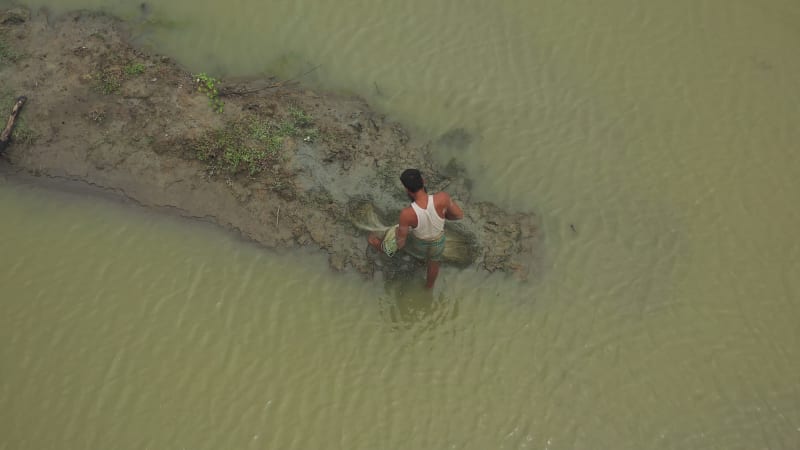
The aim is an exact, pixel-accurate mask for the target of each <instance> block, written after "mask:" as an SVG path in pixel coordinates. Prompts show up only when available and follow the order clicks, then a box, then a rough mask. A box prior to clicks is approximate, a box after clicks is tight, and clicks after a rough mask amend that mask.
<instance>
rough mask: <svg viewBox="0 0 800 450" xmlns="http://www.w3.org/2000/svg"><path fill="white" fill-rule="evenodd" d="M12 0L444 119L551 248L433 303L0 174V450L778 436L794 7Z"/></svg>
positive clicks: (797, 310) (708, 445)
mask: <svg viewBox="0 0 800 450" xmlns="http://www.w3.org/2000/svg"><path fill="white" fill-rule="evenodd" d="M0 4H2V3H0ZM29 4H31V5H36V6H38V5H48V7H49V9H50V11H51V12H52V13H57V12H58V11H63V10H68V9H73V8H76V7H88V8H94V9H102V10H106V11H109V12H113V13H115V14H119V15H121V16H123V17H125V18H127V19H128V20H131V21H132V23H135V25H134V28H133V30H134V38H135V39H136V41H137V42H139V43H141V44H142V45H145V46H149V47H151V48H153V49H155V50H157V51H159V52H161V53H166V54H169V55H171V56H174V57H176V58H177V59H178V60H180V61H181V62H182V63H183V64H185V65H186V66H187V67H188V68H189V69H190V70H193V71H205V72H209V73H211V74H213V75H223V76H230V75H258V74H264V73H269V74H272V73H277V74H279V75H281V76H283V77H293V76H295V75H297V74H300V73H303V72H306V71H308V70H309V69H312V68H315V67H316V69H315V70H313V71H312V72H311V73H309V74H308V75H305V76H304V77H303V81H304V82H306V83H308V84H309V85H311V86H316V87H323V88H327V89H335V90H342V91H349V92H353V93H356V94H358V95H362V96H364V97H366V98H367V99H368V100H369V101H370V102H371V103H372V104H373V105H375V107H376V108H378V109H380V110H381V111H384V112H386V113H387V114H390V115H391V116H393V117H395V118H398V119H400V120H402V121H404V122H405V123H407V124H409V126H411V127H413V128H414V129H415V132H416V133H418V134H419V135H421V136H428V137H430V138H431V139H433V140H435V139H436V138H437V137H438V136H440V135H442V134H444V133H446V132H448V131H450V130H453V129H465V130H467V131H468V132H469V133H470V134H471V136H472V137H473V139H472V141H471V144H470V145H469V146H467V148H458V149H457V148H451V147H447V146H444V145H440V146H437V147H436V148H435V151H436V157H438V158H441V159H442V160H443V161H444V160H447V159H449V158H451V157H456V158H458V160H459V161H461V162H462V163H464V164H465V165H466V166H467V168H468V171H469V173H470V176H471V177H473V178H474V179H475V183H476V186H477V189H478V195H479V196H480V197H481V198H484V199H487V200H491V201H494V202H496V203H498V204H500V205H502V206H504V207H507V208H512V209H517V210H526V211H534V212H536V213H537V214H538V215H539V216H540V217H541V221H542V227H543V242H542V249H541V251H542V260H543V261H544V262H543V267H542V268H541V270H540V272H539V273H537V274H536V276H535V277H533V279H532V280H531V281H529V282H527V283H519V282H516V281H514V280H512V279H506V278H504V277H502V276H497V275H495V276H485V275H483V274H479V273H475V272H472V271H463V272H459V271H455V270H446V271H445V272H444V273H443V274H442V279H441V282H440V284H439V285H438V287H437V289H436V290H435V291H434V292H433V294H432V295H427V294H425V293H424V292H422V291H421V290H420V289H418V288H417V287H415V286H416V285H417V284H421V278H420V279H419V280H415V282H416V283H417V284H413V285H412V286H410V287H408V286H402V285H385V284H384V283H382V282H381V281H380V280H374V281H364V280H362V279H360V278H358V277H357V276H354V275H349V274H344V275H342V274H335V273H332V272H330V271H328V270H327V268H326V265H325V261H324V258H323V257H322V256H320V255H316V254H305V253H303V254H276V253H275V252H269V251H265V250H263V249H261V248H258V247H256V246H253V245H250V244H247V243H244V242H241V241H239V240H238V239H237V238H236V237H234V236H230V235H228V234H226V233H222V232H220V231H219V230H216V229H214V228H213V227H208V226H205V225H202V224H196V223H187V222H186V221H181V220H177V219H174V218H168V217H163V216H161V215H152V214H147V213H144V212H143V211H140V210H138V209H136V208H131V207H125V206H121V205H117V204H116V202H114V201H108V200H99V199H96V198H92V197H86V196H84V195H78V194H56V193H54V192H52V191H47V190H40V189H37V188H33V187H31V186H30V185H28V184H26V183H19V182H16V181H4V182H3V183H1V184H0V210H2V211H3V214H2V218H3V220H0V234H2V236H5V239H2V240H0V256H1V257H0V286H2V287H3V291H2V292H3V294H2V298H3V301H2V302H0V341H2V342H4V344H3V345H2V346H0V405H2V408H0V424H2V425H0V431H1V432H0V449H5V448H8V449H28V448H30V449H40V448H148V447H149V448H184V447H185V448H347V449H352V448H365V449H367V448H369V449H371V448H431V449H441V448H474V449H487V448H498V449H499V448H539V449H545V448H546V449H572V448H577V449H598V448H608V449H641V448H656V449H669V448H697V449H713V448H719V449H735V448H741V449H753V448H768V449H783V448H785V449H794V448H798V447H800V384H799V383H798V377H797V374H798V373H800V363H798V361H800V355H798V354H797V348H798V344H800V331H798V330H799V329H800V327H798V326H797V324H798V322H799V321H800V306H798V303H797V299H798V298H799V297H800V248H799V246H798V240H797V239H796V237H795V234H796V230H798V229H800V213H798V212H797V208H795V207H794V205H796V204H797V201H798V199H800V192H798V191H799V190H800V189H799V188H798V183H797V174H798V173H800V161H798V156H797V151H796V149H797V142H798V141H800V131H799V130H800V128H799V127H798V126H797V124H798V123H800V107H798V101H797V99H798V98H800V77H797V76H796V74H797V73H800V59H798V58H797V51H796V49H797V48H798V46H800V4H798V3H797V2H794V1H789V0H769V1H764V2H760V3H759V4H753V3H751V2H745V1H741V0H733V1H724V2H723V1H722V0H711V1H705V2H694V1H688V0H678V1H674V2H660V3H659V2H656V3H654V4H642V3H640V2H635V1H632V0H612V1H608V2H602V3H597V2H589V1H573V2H567V3H565V2H556V1H547V0H536V1H508V2H503V3H502V5H492V6H488V5H486V4H485V2H472V1H468V2H435V4H429V2H423V1H417V0H412V1H406V2H360V1H345V2H336V5H329V4H327V3H325V2H314V1H309V0H304V1H300V2H273V3H272V4H268V3H263V2H255V1H249V0H243V1H240V2H234V3H230V2H229V3H219V2H209V1H193V2H188V1H185V0H173V1H170V2H168V3H165V4H158V5H151V6H150V8H149V11H148V13H147V14H143V13H142V11H141V9H140V7H139V5H137V4H135V3H127V2H113V3H109V2H98V1H92V0H65V1H60V2H58V5H54V4H50V2H46V3H38V2H30V3H29ZM571 225H572V226H571ZM573 227H574V230H575V231H573ZM420 277H422V274H420Z"/></svg>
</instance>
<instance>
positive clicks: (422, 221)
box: [411, 195, 444, 241]
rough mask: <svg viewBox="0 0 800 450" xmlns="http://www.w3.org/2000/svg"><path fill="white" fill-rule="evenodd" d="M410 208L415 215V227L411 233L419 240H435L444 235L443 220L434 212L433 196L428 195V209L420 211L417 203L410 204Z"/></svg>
mask: <svg viewBox="0 0 800 450" xmlns="http://www.w3.org/2000/svg"><path fill="white" fill-rule="evenodd" d="M411 208H413V209H414V212H415V213H417V226H416V228H412V229H411V232H412V233H414V236H415V237H417V238H419V239H424V240H426V241H429V240H432V239H436V238H438V237H439V236H441V235H442V233H444V218H442V217H440V216H439V213H437V212H436V206H434V204H433V195H428V207H427V208H425V209H422V208H420V207H419V205H417V202H412V203H411Z"/></svg>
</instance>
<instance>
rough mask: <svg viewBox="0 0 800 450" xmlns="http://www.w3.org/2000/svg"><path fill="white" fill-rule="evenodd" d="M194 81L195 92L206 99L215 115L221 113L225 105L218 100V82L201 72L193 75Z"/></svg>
mask: <svg viewBox="0 0 800 450" xmlns="http://www.w3.org/2000/svg"><path fill="white" fill-rule="evenodd" d="M194 81H195V83H197V90H198V91H199V92H202V93H204V94H206V97H208V104H209V105H210V106H211V108H212V109H213V110H214V111H215V112H217V113H222V111H223V110H224V109H225V103H224V102H223V101H222V100H220V98H219V91H218V90H217V84H218V83H219V80H217V79H216V78H214V77H210V76H208V75H207V74H206V73H204V72H201V73H198V74H197V75H194Z"/></svg>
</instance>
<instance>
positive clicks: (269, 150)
mask: <svg viewBox="0 0 800 450" xmlns="http://www.w3.org/2000/svg"><path fill="white" fill-rule="evenodd" d="M209 78H210V77H208V78H206V77H205V76H204V75H203V76H198V74H192V73H189V72H188V71H187V70H185V69H184V68H182V67H180V65H178V64H176V63H175V62H173V61H172V60H171V59H170V58H169V57H168V56H165V55H157V54H153V53H152V52H149V51H144V50H142V49H140V48H137V47H136V46H134V45H131V44H130V40H129V34H128V32H127V31H126V25H125V23H123V22H121V21H119V20H117V19H115V18H113V17H109V16H107V15H104V14H99V13H92V12H73V13H69V14H66V15H61V16H57V17H50V16H48V15H47V14H46V13H45V12H30V11H28V10H26V9H21V8H15V9H9V10H0V79H2V85H1V86H0V101H1V102H2V103H0V105H1V106H2V108H3V111H4V112H3V115H6V114H7V112H6V111H10V109H11V106H12V104H13V100H14V99H15V98H17V97H18V96H22V95H24V96H26V97H27V98H28V102H27V104H26V105H25V109H24V111H23V112H22V114H21V115H20V123H18V124H17V128H16V129H15V134H14V137H13V139H12V141H11V145H9V146H8V148H6V149H5V150H4V151H3V154H2V155H0V164H5V165H7V166H8V167H9V168H10V169H11V170H16V171H21V172H27V173H31V174H34V175H37V176H42V177H48V178H59V179H69V180H77V181H80V182H83V183H87V184H89V185H93V186H97V187H99V188H103V189H105V190H110V191H114V192H117V193H119V194H121V195H124V196H126V197H128V198H130V199H132V200H134V201H135V202H137V203H139V204H141V205H145V206H149V207H154V208H159V207H168V208H170V209H175V210H178V211H180V213H181V214H182V215H184V216H187V217H197V218H203V219H205V220H210V221H213V222H215V223H217V224H219V225H220V226H222V227H225V228H227V229H230V230H234V231H236V232H239V233H241V234H242V235H243V236H245V237H246V238H247V239H250V240H253V241H256V242H258V243H260V244H262V245H264V246H265V247H268V248H291V247H299V246H313V247H316V248H319V249H320V250H321V251H323V252H326V253H327V254H328V257H329V262H330V266H331V267H332V268H333V269H335V270H355V271H358V272H360V273H363V274H367V275H371V274H374V273H375V272H376V271H381V272H384V273H390V272H391V273H394V272H397V271H405V270H414V268H415V267H418V264H417V263H415V262H413V261H412V260H410V259H409V258H407V257H403V256H399V257H398V256H396V257H395V258H388V257H386V256H385V255H379V254H378V253H377V252H374V251H372V250H371V249H369V248H368V245H367V243H366V235H367V231H365V230H367V229H370V228H379V227H381V226H384V225H389V224H391V223H393V222H394V221H396V217H397V215H398V213H399V211H400V209H401V208H403V207H404V206H406V205H407V203H408V199H407V197H406V195H405V192H404V191H403V189H402V186H401V184H400V182H399V179H398V177H399V174H400V173H401V172H402V171H403V170H404V169H406V168H409V167H414V168H418V169H420V170H421V171H422V173H423V175H424V176H425V178H426V181H427V183H428V188H429V190H430V191H431V192H435V191H439V190H446V191H447V192H449V193H450V195H451V196H452V197H453V198H455V199H456V200H457V201H458V202H459V204H461V206H462V208H463V209H464V211H465V217H464V219H463V220H461V221H459V222H450V223H448V224H447V232H448V237H449V238H450V240H451V242H453V243H454V245H455V244H458V245H461V246H462V249H461V250H459V251H457V252H455V253H453V254H456V255H458V256H456V257H455V258H454V259H453V260H452V261H451V262H452V263H453V264H456V265H459V266H461V267H473V268H475V269H478V270H486V271H489V272H495V271H502V272H508V273H513V274H516V275H517V276H519V277H521V278H525V277H527V276H528V274H529V273H530V272H531V270H532V267H531V261H532V260H534V259H535V258H533V257H534V256H535V252H536V247H537V243H538V241H539V240H538V235H537V220H536V217H535V216H534V215H533V214H530V213H527V212H513V211H506V210H503V209H502V208H500V207H498V206H496V205H494V204H492V203H488V202H482V201H475V200H473V198H472V191H471V182H470V180H469V178H468V176H467V174H466V173H465V171H464V170H463V169H462V168H461V166H460V165H459V163H458V161H456V160H451V161H450V162H449V163H447V164H438V163H437V162H436V161H435V160H434V158H433V155H432V148H434V147H436V146H437V145H438V146H445V147H448V148H454V147H463V146H467V145H469V144H470V143H471V142H472V140H473V137H472V136H471V135H470V134H469V132H468V131H467V130H463V129H457V130H453V131H451V132H449V133H446V134H445V135H443V136H441V137H439V138H437V139H433V140H423V139H420V138H417V137H415V136H412V135H411V134H410V133H409V132H408V131H407V129H406V128H404V127H403V126H402V125H401V124H399V123H396V122H394V121H392V120H391V119H389V118H388V117H387V116H386V115H384V114H381V113H379V112H376V111H374V110H372V109H371V108H370V106H369V105H368V104H367V103H366V102H365V101H364V100H363V99H360V98H358V97H353V96H343V95H339V94H335V93H328V92H317V91H313V90H309V89H308V88H306V87H303V86H301V85H299V84H298V83H297V82H294V81H292V80H285V81H281V80H276V79H225V80H213V79H211V80H210V83H209ZM367 88H369V87H365V89H367ZM451 253H452V252H451Z"/></svg>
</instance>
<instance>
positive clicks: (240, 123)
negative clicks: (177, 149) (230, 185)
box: [194, 118, 293, 176]
mask: <svg viewBox="0 0 800 450" xmlns="http://www.w3.org/2000/svg"><path fill="white" fill-rule="evenodd" d="M289 131H290V130H288V129H287V128H285V127H284V126H281V125H276V124H274V123H272V122H270V121H268V120H265V119H259V118H251V119H241V120H236V121H231V122H228V123H227V124H226V125H225V127H223V128H222V129H220V130H212V131H209V132H207V133H206V134H205V135H204V136H203V137H201V138H200V139H198V140H197V141H196V142H195V143H194V152H195V156H196V157H197V159H199V160H201V161H205V162H206V163H207V164H208V165H209V171H210V172H211V173H212V174H215V173H218V172H226V173H228V174H231V175H235V174H238V173H247V174H248V175H249V176H255V175H257V174H259V173H261V172H264V171H266V170H270V169H272V168H273V167H274V166H275V165H280V164H281V163H282V162H283V157H282V155H281V150H282V149H283V143H284V140H285V139H286V138H287V137H289V136H293V134H290V133H289Z"/></svg>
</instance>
